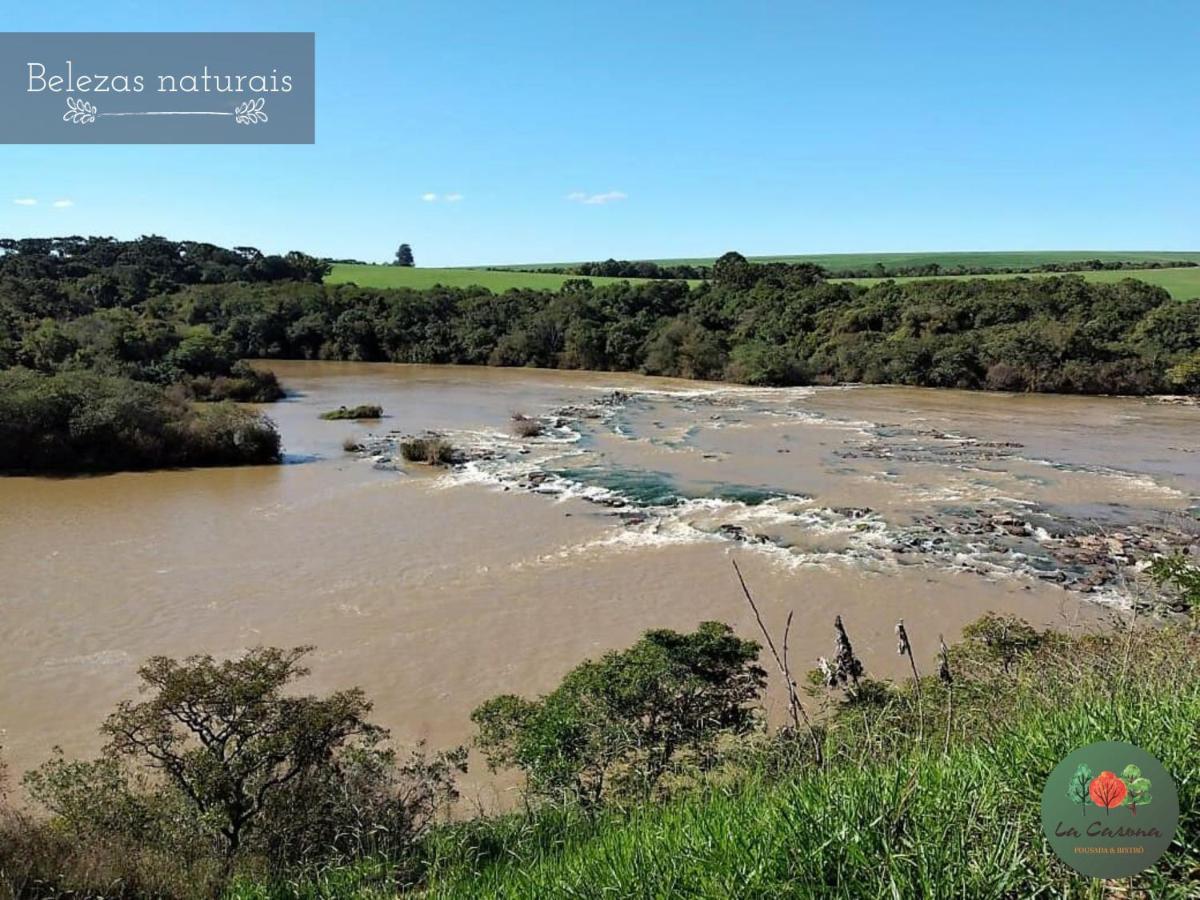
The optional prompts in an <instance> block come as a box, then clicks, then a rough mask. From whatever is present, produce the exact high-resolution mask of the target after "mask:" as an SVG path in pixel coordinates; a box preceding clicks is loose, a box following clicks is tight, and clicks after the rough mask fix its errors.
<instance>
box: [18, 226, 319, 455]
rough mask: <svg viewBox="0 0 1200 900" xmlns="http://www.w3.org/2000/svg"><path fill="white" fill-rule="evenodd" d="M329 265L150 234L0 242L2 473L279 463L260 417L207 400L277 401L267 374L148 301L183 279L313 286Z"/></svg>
mask: <svg viewBox="0 0 1200 900" xmlns="http://www.w3.org/2000/svg"><path fill="white" fill-rule="evenodd" d="M328 268H329V267H328V265H327V264H326V263H324V262H321V261H319V260H316V259H314V258H313V257H310V256H307V255H306V254H303V253H288V254H286V255H284V256H277V255H266V254H263V253H262V252H260V251H259V250H257V249H255V248H253V247H236V248H233V249H232V250H229V249H225V248H222V247H217V246H214V245H212V244H205V243H198V242H194V241H169V240H166V239H165V238H161V237H156V236H148V237H143V238H139V239H138V240H134V241H117V240H115V239H113V238H106V237H89V238H83V237H62V238H26V239H19V240H13V239H5V240H0V470H8V471H12V470H23V471H41V470H48V469H52V470H74V471H92V470H109V469H130V468H154V467H159V466H170V465H188V466H194V465H229V464H235V463H256V462H273V461H276V460H278V459H279V456H280V445H279V436H278V434H277V433H276V431H275V428H274V426H273V425H272V424H271V423H270V421H269V420H268V419H266V418H265V417H263V416H261V415H258V414H254V413H250V412H246V411H244V410H241V409H237V408H235V407H233V406H230V405H223V404H221V403H220V402H219V401H258V402H266V401H271V400H275V399H278V398H279V397H281V396H282V395H283V392H282V389H281V388H280V387H279V384H278V382H277V381H276V380H275V377H274V376H273V375H272V374H271V373H269V372H262V371H259V370H256V369H254V368H252V367H250V366H249V365H247V364H246V363H245V362H243V361H242V357H241V355H240V354H239V353H238V350H237V347H236V346H235V345H234V343H233V342H232V341H231V340H230V339H229V338H228V337H226V336H223V335H220V334H215V333H213V332H212V330H211V329H208V328H204V327H200V328H190V327H188V326H186V325H185V324H184V323H182V322H181V321H180V320H179V318H178V317H176V316H171V315H161V314H159V313H158V312H157V311H156V310H155V309H154V308H153V307H154V303H153V301H154V299H155V298H158V297H163V296H169V295H170V294H172V293H174V292H176V291H178V290H179V289H180V288H181V287H183V286H186V285H212V284H225V283H239V284H262V283H269V282H276V281H287V282H288V283H291V284H304V283H319V282H320V281H321V279H322V278H323V277H324V275H325V274H326V272H328ZM198 401H218V402H217V403H215V405H213V406H211V407H208V408H200V407H198V406H197V405H196V403H197V402H198Z"/></svg>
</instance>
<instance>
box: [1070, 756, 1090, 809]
mask: <svg viewBox="0 0 1200 900" xmlns="http://www.w3.org/2000/svg"><path fill="white" fill-rule="evenodd" d="M1092 777H1093V776H1092V770H1091V769H1090V768H1089V767H1088V766H1086V765H1082V764H1081V765H1080V766H1079V767H1078V768H1077V769H1076V770H1075V774H1074V775H1072V776H1071V781H1070V783H1069V784H1068V785H1067V796H1068V797H1070V798H1071V802H1072V803H1077V804H1079V806H1080V811H1081V812H1082V813H1083V814H1084V815H1087V803H1088V800H1089V799H1090V797H1089V795H1088V786H1089V785H1090V784H1091V783H1092Z"/></svg>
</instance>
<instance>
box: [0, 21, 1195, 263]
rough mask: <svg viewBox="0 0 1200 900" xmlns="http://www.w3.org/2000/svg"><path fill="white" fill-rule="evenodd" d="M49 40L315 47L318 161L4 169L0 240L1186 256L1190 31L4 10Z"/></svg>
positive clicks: (0, 170)
mask: <svg viewBox="0 0 1200 900" xmlns="http://www.w3.org/2000/svg"><path fill="white" fill-rule="evenodd" d="M64 26H66V27H69V28H71V29H75V30H89V31H90V30H96V31H120V30H145V31H150V30H162V31H186V30H212V31H237V30H246V31H253V30H302V31H315V32H316V35H317V37H316V46H317V143H316V144H315V145H314V146H282V147H272V146H249V147H247V146H209V147H193V146H164V147H158V146H109V147H104V146H83V147H49V146H0V234H3V235H6V236H17V235H30V234H39V235H48V234H113V235H116V236H118V237H133V236H136V235H138V234H143V233H157V234H163V235H166V236H168V237H174V238H180V239H182V238H192V239H200V240H209V241H213V242H215V243H220V244H225V245H235V244H252V245H255V246H258V247H261V248H262V249H264V250H269V251H279V250H287V249H303V250H306V251H308V252H312V253H316V254H321V255H330V256H335V257H342V256H349V257H358V258H363V259H369V260H384V259H388V258H390V256H391V254H392V253H393V251H394V249H395V247H396V245H397V243H399V242H400V241H402V240H403V241H408V242H409V243H411V244H412V245H413V247H414V249H415V252H416V255H417V262H418V264H420V265H467V264H473V263H502V262H532V261H555V260H583V259H598V258H604V257H608V256H615V257H618V258H647V257H679V256H705V255H714V254H718V253H721V252H723V251H725V250H729V249H738V250H741V251H742V252H744V253H747V254H767V253H810V252H811V253H818V252H838V251H844V252H858V251H871V250H892V251H899V250H951V249H962V250H980V249H997V250H999V249H1200V235H1198V229H1200V168H1198V166H1197V158H1198V157H1197V148H1198V141H1197V138H1198V137H1200V117H1198V116H1197V115H1196V104H1197V100H1198V98H1200V90H1198V88H1200V67H1197V66H1196V64H1195V59H1196V49H1197V47H1198V46H1200V40H1198V39H1200V10H1198V9H1197V7H1196V6H1195V5H1194V4H1190V3H1183V2H1180V3H1153V2H1151V3H1141V4H1137V5H1136V6H1134V5H1132V4H1129V3H1115V2H1113V3H1109V2H1086V3H1085V2H1050V3H1047V2H1045V0H1040V2H1006V3H998V2H997V3H989V4H985V3H962V2H961V0H959V2H954V3H950V2H945V3H942V2H924V3H920V4H903V3H895V2H878V3H852V2H845V3H825V2H822V3H810V2H791V3H779V4H767V3H745V4H743V3H732V2H729V3H720V4H718V3H696V2H690V3H668V2H662V0H656V2H653V3H648V2H645V0H641V2H633V3H620V2H616V3H614V2H606V3H561V2H554V3H540V2H539V3H515V4H497V3H494V2H490V3H458V2H455V3H427V4H424V3H423V4H408V3H382V2H381V3H372V2H355V3H349V2H338V3H335V2H329V3H316V2H297V0H292V2H275V3H255V4H247V3H232V2H229V3H226V2H213V0H210V2H207V3H204V4H198V3H197V4H186V5H185V4H167V3H152V2H137V3H132V2H118V0H107V2H105V3H103V4H97V3H94V2H88V3H75V2H65V0H62V2H56V3H54V4H52V5H41V7H40V9H39V8H38V7H37V6H35V5H33V4H22V5H21V7H20V8H17V7H16V4H8V5H7V8H6V10H5V16H4V25H3V27H4V28H5V30H12V31H32V30H47V31H55V30H64ZM0 113H2V111H0ZM430 194H432V195H436V199H435V200H428V199H424V198H425V197H426V195H430ZM18 199H22V200H36V201H37V203H36V204H35V205H21V204H17V203H15V202H13V201H15V200H18ZM585 200H590V201H593V202H584V201H585ZM55 201H62V202H61V204H60V205H59V206H55V205H54V204H55ZM68 202H69V204H70V205H67V203H68Z"/></svg>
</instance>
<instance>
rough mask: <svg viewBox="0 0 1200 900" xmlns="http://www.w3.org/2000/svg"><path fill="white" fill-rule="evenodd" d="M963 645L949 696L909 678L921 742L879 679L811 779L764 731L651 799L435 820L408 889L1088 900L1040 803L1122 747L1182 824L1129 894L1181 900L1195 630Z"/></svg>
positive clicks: (794, 746) (1197, 694)
mask: <svg viewBox="0 0 1200 900" xmlns="http://www.w3.org/2000/svg"><path fill="white" fill-rule="evenodd" d="M987 627H988V628H989V629H990V626H987ZM978 647H979V645H978V643H977V642H975V641H970V642H968V643H966V644H960V645H956V646H955V647H954V648H953V649H952V651H951V652H952V653H953V656H954V659H955V660H956V670H955V676H956V677H955V681H954V684H953V687H952V688H950V689H947V688H945V687H944V686H941V685H939V684H938V683H937V682H936V681H935V680H933V679H926V680H925V683H924V684H923V685H922V697H923V702H924V716H925V717H926V726H927V727H926V735H927V737H926V739H925V741H923V742H922V741H918V740H917V739H916V735H917V723H918V712H917V703H916V690H915V688H914V686H913V685H912V684H911V683H906V684H902V685H897V686H896V687H895V688H894V689H893V690H892V692H891V694H890V699H888V700H887V701H886V702H884V703H883V704H881V705H879V706H875V707H871V708H864V707H862V706H861V705H853V704H852V705H838V706H837V707H835V708H834V709H833V710H831V716H830V717H828V718H827V719H826V720H825V723H824V729H823V735H824V741H825V743H826V747H827V750H828V752H827V755H826V758H827V760H828V762H827V764H826V765H825V766H824V767H823V768H816V767H814V766H812V764H811V762H810V761H811V754H809V753H805V752H804V748H803V745H802V744H800V743H798V742H796V741H795V740H794V738H785V737H783V736H771V737H769V738H763V739H760V741H759V742H758V743H756V744H751V745H749V747H748V748H746V749H745V750H741V749H739V752H738V753H737V754H736V755H734V756H732V757H730V760H729V763H728V764H727V765H726V766H725V767H723V768H722V769H721V770H719V771H718V773H716V777H710V778H708V779H704V780H703V781H702V782H701V783H700V785H699V786H698V787H697V788H696V789H694V790H692V791H685V792H679V793H677V794H676V795H675V796H673V797H672V798H671V799H669V800H668V801H666V802H663V803H654V804H640V805H637V806H635V807H632V808H630V807H625V806H609V807H605V808H603V809H602V810H600V811H599V812H593V813H592V814H591V815H580V814H578V812H577V811H576V809H575V808H572V807H562V806H558V805H548V806H543V807H540V808H536V809H534V810H533V811H529V812H520V813H515V814H512V815H510V816H507V817H498V818H494V819H490V820H489V819H482V820H475V821H471V822H466V823H462V824H461V825H458V826H453V827H451V828H449V829H447V830H446V831H444V832H441V833H440V834H437V835H435V836H434V840H433V841H432V842H431V845H430V846H431V850H432V853H433V858H432V859H431V863H430V865H431V870H430V875H429V888H428V890H427V892H426V893H427V895H428V896H430V897H456V896H466V895H469V896H474V897H513V898H516V897H527V896H574V895H584V896H592V895H596V896H600V895H604V896H608V895H612V896H677V895H687V896H697V897H700V896H704V897H707V896H714V897H715V896H721V897H745V898H750V897H761V896H799V897H822V898H824V897H834V898H857V897H881V896H903V897H908V896H920V897H945V898H956V897H964V896H970V897H974V896H981V897H984V896H986V897H994V896H1035V895H1042V894H1052V895H1054V896H1064V897H1080V898H1083V897H1092V896H1099V894H1098V893H1096V891H1097V889H1098V888H1097V885H1096V883H1095V882H1094V881H1093V880H1091V879H1087V878H1084V877H1083V876H1079V875H1076V874H1075V873H1073V872H1072V871H1071V870H1069V869H1068V868H1067V867H1065V866H1063V865H1062V864H1061V863H1060V862H1059V861H1058V860H1057V859H1056V858H1055V857H1054V855H1053V854H1052V853H1051V852H1050V851H1049V850H1048V848H1047V847H1046V845H1045V843H1044V841H1043V840H1042V838H1041V795H1042V790H1043V788H1044V786H1045V782H1046V778H1047V777H1048V775H1049V773H1050V771H1051V770H1052V769H1053V768H1054V767H1055V766H1056V765H1057V764H1058V763H1059V762H1060V761H1061V760H1062V759H1063V758H1064V757H1065V756H1066V755H1067V754H1069V753H1070V752H1071V751H1073V750H1075V749H1077V748H1078V747H1079V746H1082V745H1085V744H1088V743H1091V742H1093V741H1098V740H1128V741H1132V742H1135V743H1137V744H1138V745H1139V746H1142V747H1144V748H1145V749H1146V750H1148V751H1149V752H1151V753H1153V754H1154V755H1155V756H1157V757H1158V758H1159V759H1161V760H1162V762H1163V764H1164V765H1165V766H1166V767H1167V769H1168V770H1169V771H1171V772H1172V773H1175V777H1176V784H1177V787H1178V789H1179V794H1180V797H1179V800H1180V812H1181V818H1180V826H1179V832H1178V836H1177V840H1176V842H1175V843H1174V844H1173V845H1172V847H1171V849H1170V850H1169V851H1168V853H1167V855H1166V856H1165V857H1164V858H1163V859H1162V860H1160V862H1159V863H1158V864H1157V865H1156V866H1155V867H1154V868H1152V869H1149V870H1148V871H1147V872H1144V873H1142V874H1141V875H1138V876H1136V877H1135V878H1134V879H1133V880H1132V882H1131V883H1129V884H1128V888H1129V891H1130V893H1131V895H1132V896H1156V897H1157V896H1163V897H1180V898H1182V897H1185V896H1189V895H1190V893H1189V891H1190V889H1191V887H1192V886H1193V885H1194V883H1195V881H1194V879H1195V872H1196V871H1197V867H1198V866H1200V780H1198V779H1197V778H1195V777H1193V775H1192V773H1195V772H1197V771H1200V745H1198V744H1197V743H1196V742H1195V740H1194V729H1193V728H1192V727H1191V726H1192V725H1193V724H1194V723H1196V722H1198V721H1200V675H1198V674H1197V672H1196V669H1195V666H1194V657H1195V654H1196V653H1197V652H1200V634H1197V633H1196V632H1195V631H1194V630H1192V629H1191V628H1189V627H1186V626H1168V627H1165V628H1163V627H1154V628H1139V629H1137V630H1135V631H1134V632H1132V633H1130V634H1124V633H1119V634H1106V635H1088V636H1085V637H1082V638H1078V639H1071V638H1063V637H1055V638H1053V639H1050V638H1046V639H1043V640H1041V641H1039V642H1038V644H1037V646H1036V647H1035V648H1033V649H1031V650H1030V651H1029V652H1027V653H1024V654H1022V655H1019V656H1018V657H1017V658H1016V659H1014V661H1013V663H1012V667H1011V669H1010V670H1009V671H1008V672H1005V671H1003V669H1002V668H1001V667H1000V666H999V665H997V663H996V661H995V660H993V659H991V658H989V657H986V656H985V655H983V654H980V653H979V652H978ZM930 726H932V727H930ZM800 760H806V762H800ZM1086 775H1087V784H1090V782H1091V781H1092V780H1093V777H1092V773H1086ZM1085 790H1086V785H1085ZM1085 802H1091V801H1090V797H1089V798H1088V800H1087V801H1085ZM1093 809H1094V807H1093Z"/></svg>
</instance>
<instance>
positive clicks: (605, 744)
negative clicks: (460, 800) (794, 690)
mask: <svg viewBox="0 0 1200 900" xmlns="http://www.w3.org/2000/svg"><path fill="white" fill-rule="evenodd" d="M758 651H759V645H758V644H757V643H755V642H754V641H747V640H742V639H741V638H739V637H737V636H736V635H735V634H734V633H733V631H732V629H730V628H729V626H728V625H723V624H721V623H719V622H704V623H703V624H701V625H700V627H699V628H698V629H697V630H696V631H694V632H692V633H690V634H680V633H678V632H675V631H669V630H656V631H648V632H646V633H645V634H644V635H643V636H642V639H641V640H639V641H638V642H637V643H636V644H634V645H633V646H632V647H630V648H629V649H627V650H622V651H613V652H611V653H607V654H605V655H604V656H603V657H601V658H600V659H599V660H597V661H590V660H589V661H587V662H585V663H583V664H582V665H579V666H577V667H576V668H575V669H573V670H572V671H571V672H569V673H568V674H567V676H566V677H565V678H564V679H563V681H562V683H561V684H560V685H559V686H558V687H557V688H556V689H555V690H553V691H551V692H550V693H549V694H547V695H545V696H544V697H541V698H539V699H537V700H526V699H523V698H521V697H517V696H514V695H511V694H506V695H502V696H499V697H495V698H493V699H492V700H489V701H488V702H486V703H484V704H483V705H481V706H480V707H478V708H477V709H476V710H475V711H474V712H473V713H472V714H471V719H472V721H474V722H475V724H476V725H477V726H478V728H479V735H478V739H477V743H478V745H479V747H480V748H481V749H482V750H483V752H484V754H485V755H486V757H487V759H488V762H489V764H490V765H491V766H492V767H493V768H496V767H498V766H502V765H515V766H517V767H519V768H521V769H523V770H524V771H525V773H526V776H527V777H528V780H529V785H530V787H531V789H533V790H534V791H536V792H538V793H542V794H545V795H548V796H563V795H567V796H572V797H574V798H576V799H578V800H580V801H582V802H584V803H586V804H588V805H595V804H597V803H599V802H600V801H601V799H602V798H603V797H604V796H605V795H606V794H608V793H614V792H615V793H628V792H637V793H642V794H643V795H645V794H648V793H649V792H650V791H652V790H653V788H654V787H655V785H657V784H658V782H659V780H660V778H661V777H662V776H663V775H664V774H665V773H666V772H667V771H668V770H669V768H670V767H671V766H672V765H673V764H674V763H675V762H677V760H678V758H679V757H681V756H682V755H684V754H686V755H687V757H688V759H689V760H690V761H692V762H693V763H694V764H697V765H700V766H704V765H706V764H708V763H709V762H711V760H712V758H713V751H714V749H715V742H716V741H717V739H718V737H719V736H720V735H722V734H728V733H743V732H745V731H747V730H748V729H750V728H751V727H752V725H753V724H754V722H755V714H754V711H753V709H752V708H751V707H750V706H749V704H750V703H751V702H752V701H754V700H756V699H757V698H758V696H759V694H760V693H761V691H762V689H763V687H764V685H765V683H766V673H765V672H764V671H763V670H762V669H761V668H760V667H759V666H758V665H757V663H756V660H757V659H758Z"/></svg>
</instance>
